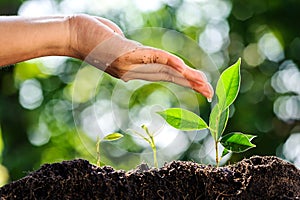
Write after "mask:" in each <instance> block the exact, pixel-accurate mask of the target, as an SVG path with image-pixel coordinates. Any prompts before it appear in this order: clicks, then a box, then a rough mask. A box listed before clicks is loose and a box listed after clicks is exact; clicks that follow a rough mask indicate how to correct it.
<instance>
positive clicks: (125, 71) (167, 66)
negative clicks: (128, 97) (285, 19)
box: [71, 15, 213, 99]
mask: <svg viewBox="0 0 300 200" xmlns="http://www.w3.org/2000/svg"><path fill="white" fill-rule="evenodd" d="M72 30H74V31H75V32H76V34H75V35H74V36H73V38H72V36H71V44H72V45H71V47H72V48H73V50H74V52H75V56H74V57H78V58H80V59H82V60H85V61H87V62H88V63H90V64H92V65H94V66H95V67H97V68H99V69H101V70H103V71H105V72H107V73H109V74H110V75H112V76H114V77H117V78H120V79H122V80H124V81H129V80H132V79H142V80H147V81H168V82H173V83H175V84H178V85H181V86H184V87H189V88H192V89H193V90H195V91H197V92H199V93H201V94H202V95H204V96H205V97H207V98H208V99H211V98H212V97H213V89H212V87H211V85H210V84H209V83H208V81H207V78H206V76H205V74H204V73H203V72H201V71H198V70H195V69H192V68H190V67H188V66H187V65H186V64H185V63H184V62H183V60H182V59H180V58H179V57H177V56H175V55H172V54H170V53H168V52H166V51H163V50H160V49H156V48H152V47H147V46H143V45H141V44H139V43H137V42H135V41H132V40H128V39H127V38H125V37H124V35H123V33H122V31H121V29H120V28H119V27H118V26H117V25H116V24H114V23H113V22H111V21H109V20H106V19H103V18H99V17H91V16H88V15H80V16H78V17H77V18H75V20H74V22H73V26H72V29H71V31H72ZM71 34H72V33H71Z"/></svg>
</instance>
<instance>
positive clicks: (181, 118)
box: [158, 59, 256, 166]
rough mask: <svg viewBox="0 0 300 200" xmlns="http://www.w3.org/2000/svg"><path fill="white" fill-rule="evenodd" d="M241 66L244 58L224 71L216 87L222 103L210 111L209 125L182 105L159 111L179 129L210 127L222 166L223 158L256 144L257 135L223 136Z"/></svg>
mask: <svg viewBox="0 0 300 200" xmlns="http://www.w3.org/2000/svg"><path fill="white" fill-rule="evenodd" d="M240 65H241V59H239V60H238V61H237V62H236V63H235V64H233V65H232V66H230V67H229V68H227V69H226V70H225V71H224V72H223V73H222V74H221V76H220V78H219V80H218V83H217V87H216V95H217V97H218V102H217V103H216V105H215V106H214V107H213V109H212V111H211V113H210V117H209V125H207V123H206V122H205V121H204V120H203V119H202V118H201V117H199V116H198V115H196V114H195V113H193V112H190V111H188V110H184V109H181V108H170V109H167V110H164V111H162V112H158V114H159V115H161V116H162V117H163V118H164V119H165V120H166V121H167V123H168V124H170V125H171V126H173V127H175V128H177V129H180V130H183V131H194V130H202V129H208V130H209V131H210V133H211V135H212V137H213V139H214V141H215V151H216V165H217V166H219V163H220V159H221V158H222V157H224V156H225V155H226V154H228V153H229V152H235V153H240V152H244V151H247V150H248V149H250V148H253V147H255V145H254V144H252V143H251V140H252V139H253V138H254V137H256V136H253V135H248V134H243V133H240V132H233V133H229V134H226V135H224V136H222V134H223V132H224V130H225V128H226V125H227V121H228V117H229V106H230V105H231V104H232V103H233V102H234V101H235V99H236V97H237V95H238V93H239V89H240V82H241V75H240ZM219 143H221V144H222V145H223V147H224V151H223V152H222V155H221V157H219V151H218V144H219Z"/></svg>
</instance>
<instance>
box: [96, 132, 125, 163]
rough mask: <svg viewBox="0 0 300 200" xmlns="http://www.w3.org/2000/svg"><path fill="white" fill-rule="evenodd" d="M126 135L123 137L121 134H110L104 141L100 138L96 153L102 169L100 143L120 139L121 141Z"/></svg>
mask: <svg viewBox="0 0 300 200" xmlns="http://www.w3.org/2000/svg"><path fill="white" fill-rule="evenodd" d="M123 136H124V135H122V134H121V133H111V134H108V135H107V136H105V137H104V138H103V139H100V137H98V139H97V143H96V151H97V165H98V166H99V167H100V165H101V162H100V143H101V142H102V141H115V140H118V139H121V138H122V137H123Z"/></svg>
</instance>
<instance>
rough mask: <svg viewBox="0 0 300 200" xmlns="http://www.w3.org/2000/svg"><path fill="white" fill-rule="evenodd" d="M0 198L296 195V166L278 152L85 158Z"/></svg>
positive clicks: (11, 187) (299, 195)
mask: <svg viewBox="0 0 300 200" xmlns="http://www.w3.org/2000/svg"><path fill="white" fill-rule="evenodd" d="M0 197H1V199H51V200H53V199H130V200H132V199H193V200H195V199H251V200H252V199H300V170H299V169H297V168H296V167H295V166H294V165H292V164H290V163H288V162H285V161H283V160H281V159H279V158H277V157H272V156H267V157H259V156H255V157H251V158H250V159H244V160H242V161H241V162H238V163H237V164H234V165H229V166H226V167H219V168H216V167H213V166H210V165H208V166H207V165H201V164H197V163H194V162H183V161H173V162H171V163H168V164H165V165H164V166H163V167H162V168H160V169H149V168H148V166H147V165H145V164H142V165H140V166H138V167H137V168H136V169H135V170H133V171H129V172H125V171H122V170H114V169H113V168H111V167H108V166H105V167H101V168H98V167H96V166H94V165H92V164H90V163H89V162H88V161H86V160H82V159H78V160H72V161H64V162H62V163H54V164H45V165H43V166H42V167H41V168H40V169H39V170H37V171H35V172H32V173H30V174H29V175H27V176H26V177H24V178H22V179H20V180H18V181H15V182H12V183H10V184H7V185H5V186H3V187H2V188H0Z"/></svg>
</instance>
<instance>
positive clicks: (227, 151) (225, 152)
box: [222, 148, 230, 157]
mask: <svg viewBox="0 0 300 200" xmlns="http://www.w3.org/2000/svg"><path fill="white" fill-rule="evenodd" d="M229 153H230V151H229V150H228V149H226V148H224V150H223V152H222V157H224V156H226V155H227V154H229Z"/></svg>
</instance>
